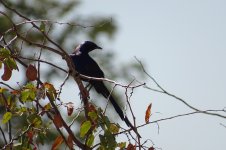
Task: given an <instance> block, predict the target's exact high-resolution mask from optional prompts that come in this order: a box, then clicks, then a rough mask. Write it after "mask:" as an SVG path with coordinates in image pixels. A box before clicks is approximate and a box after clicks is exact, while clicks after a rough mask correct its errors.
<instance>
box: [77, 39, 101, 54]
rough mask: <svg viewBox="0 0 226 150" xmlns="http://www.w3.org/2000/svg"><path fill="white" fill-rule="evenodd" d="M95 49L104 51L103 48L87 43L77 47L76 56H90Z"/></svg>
mask: <svg viewBox="0 0 226 150" xmlns="http://www.w3.org/2000/svg"><path fill="white" fill-rule="evenodd" d="M95 49H102V48H101V47H100V46H98V45H97V44H95V43H93V42H91V41H85V42H83V43H82V44H80V45H78V46H77V47H76V49H75V52H74V53H75V54H88V53H89V52H91V51H93V50H95Z"/></svg>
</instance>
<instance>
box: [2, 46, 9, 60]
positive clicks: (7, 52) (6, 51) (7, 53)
mask: <svg viewBox="0 0 226 150" xmlns="http://www.w3.org/2000/svg"><path fill="white" fill-rule="evenodd" d="M10 54H11V52H10V51H9V50H7V49H5V48H0V58H7V57H9V56H10Z"/></svg>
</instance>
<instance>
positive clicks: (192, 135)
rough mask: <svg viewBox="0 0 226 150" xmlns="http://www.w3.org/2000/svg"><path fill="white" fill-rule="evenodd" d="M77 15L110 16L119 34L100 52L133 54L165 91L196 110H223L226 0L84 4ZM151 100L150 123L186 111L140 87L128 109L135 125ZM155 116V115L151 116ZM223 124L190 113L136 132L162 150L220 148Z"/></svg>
mask: <svg viewBox="0 0 226 150" xmlns="http://www.w3.org/2000/svg"><path fill="white" fill-rule="evenodd" d="M79 12H80V13H81V12H82V13H83V14H94V15H95V14H97V15H103V16H105V15H106V16H112V17H114V18H115V19H116V21H117V23H118V26H119V31H118V32H117V34H116V36H115V38H114V40H113V41H110V42H109V41H107V40H106V39H104V38H102V39H103V42H102V44H103V45H101V46H102V47H103V48H105V49H109V48H110V47H112V49H114V50H116V53H117V56H118V58H119V60H120V61H122V60H123V61H127V60H128V61H131V60H133V59H134V58H133V57H134V56H137V57H138V58H139V59H141V60H142V61H143V62H145V64H146V67H147V68H146V69H147V70H148V71H149V73H150V74H151V75H153V76H154V77H155V78H156V80H157V81H158V82H159V83H160V84H161V85H162V86H163V87H164V88H165V89H167V90H168V91H169V92H171V93H174V94H176V95H177V96H179V97H182V98H184V99H185V100H186V101H187V102H188V103H190V104H191V105H193V106H195V107H197V108H200V109H222V108H223V107H225V106H226V91H225V89H226V78H225V77H226V67H225V64H226V1H224V0H189V1H185V0H141V1H133V2H131V1H129V0H123V1H117V0H116V1H106V0H92V1H90V0H85V1H84V2H83V3H82V5H81V6H80V10H79ZM150 102H152V104H153V110H152V112H153V113H154V114H153V117H152V118H151V120H155V119H160V118H162V117H166V116H171V115H175V114H180V113H184V112H189V109H187V108H186V107H185V106H184V105H183V104H181V103H180V102H178V101H176V100H174V99H172V98H169V97H167V96H163V95H161V94H156V93H154V92H151V91H148V90H145V89H140V90H138V91H136V92H135V93H134V96H133V99H132V105H133V107H134V108H136V109H134V110H135V113H136V116H137V121H138V124H141V123H144V112H145V109H146V107H147V105H148V104H149V103H150ZM155 112H160V113H155ZM219 123H223V124H226V121H225V120H223V119H219V118H216V117H212V116H206V115H193V116H188V117H182V118H178V119H174V120H169V121H165V122H161V123H159V126H160V129H159V133H158V128H157V125H156V124H152V125H149V126H146V127H144V128H142V129H140V130H139V131H140V132H141V135H143V139H147V138H150V139H151V140H152V141H153V142H154V144H155V146H156V147H160V148H163V149H164V150H181V149H183V150H191V149H200V150H201V149H203V150H204V149H205V150H212V149H219V150H220V149H224V148H225V147H226V142H225V139H226V129H225V128H224V127H222V126H221V125H219Z"/></svg>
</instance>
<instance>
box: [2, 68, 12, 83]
mask: <svg viewBox="0 0 226 150" xmlns="http://www.w3.org/2000/svg"><path fill="white" fill-rule="evenodd" d="M11 76H12V70H11V69H10V68H9V67H8V66H7V65H4V73H3V75H2V80H4V81H8V80H9V79H10V78H11Z"/></svg>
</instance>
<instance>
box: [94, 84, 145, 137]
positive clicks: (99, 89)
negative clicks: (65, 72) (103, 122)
mask: <svg viewBox="0 0 226 150" xmlns="http://www.w3.org/2000/svg"><path fill="white" fill-rule="evenodd" d="M94 82H95V83H93V85H94V88H95V90H96V91H97V93H99V94H102V95H103V96H104V97H105V98H106V99H109V100H110V102H111V104H112V105H113V107H114V109H115V111H116V112H117V113H118V115H119V116H120V118H121V119H122V120H123V121H125V123H126V125H127V126H128V127H130V128H132V129H133V130H134V132H135V133H136V134H137V135H138V136H139V137H141V136H140V134H139V133H138V132H137V130H136V128H135V127H134V126H133V125H132V123H131V122H130V121H129V119H128V118H127V116H125V115H124V113H123V111H122V109H121V108H120V106H119V105H118V103H117V102H116V100H115V99H114V97H113V96H112V95H111V93H110V92H109V90H108V89H107V87H106V86H105V85H104V83H103V82H98V81H94Z"/></svg>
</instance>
